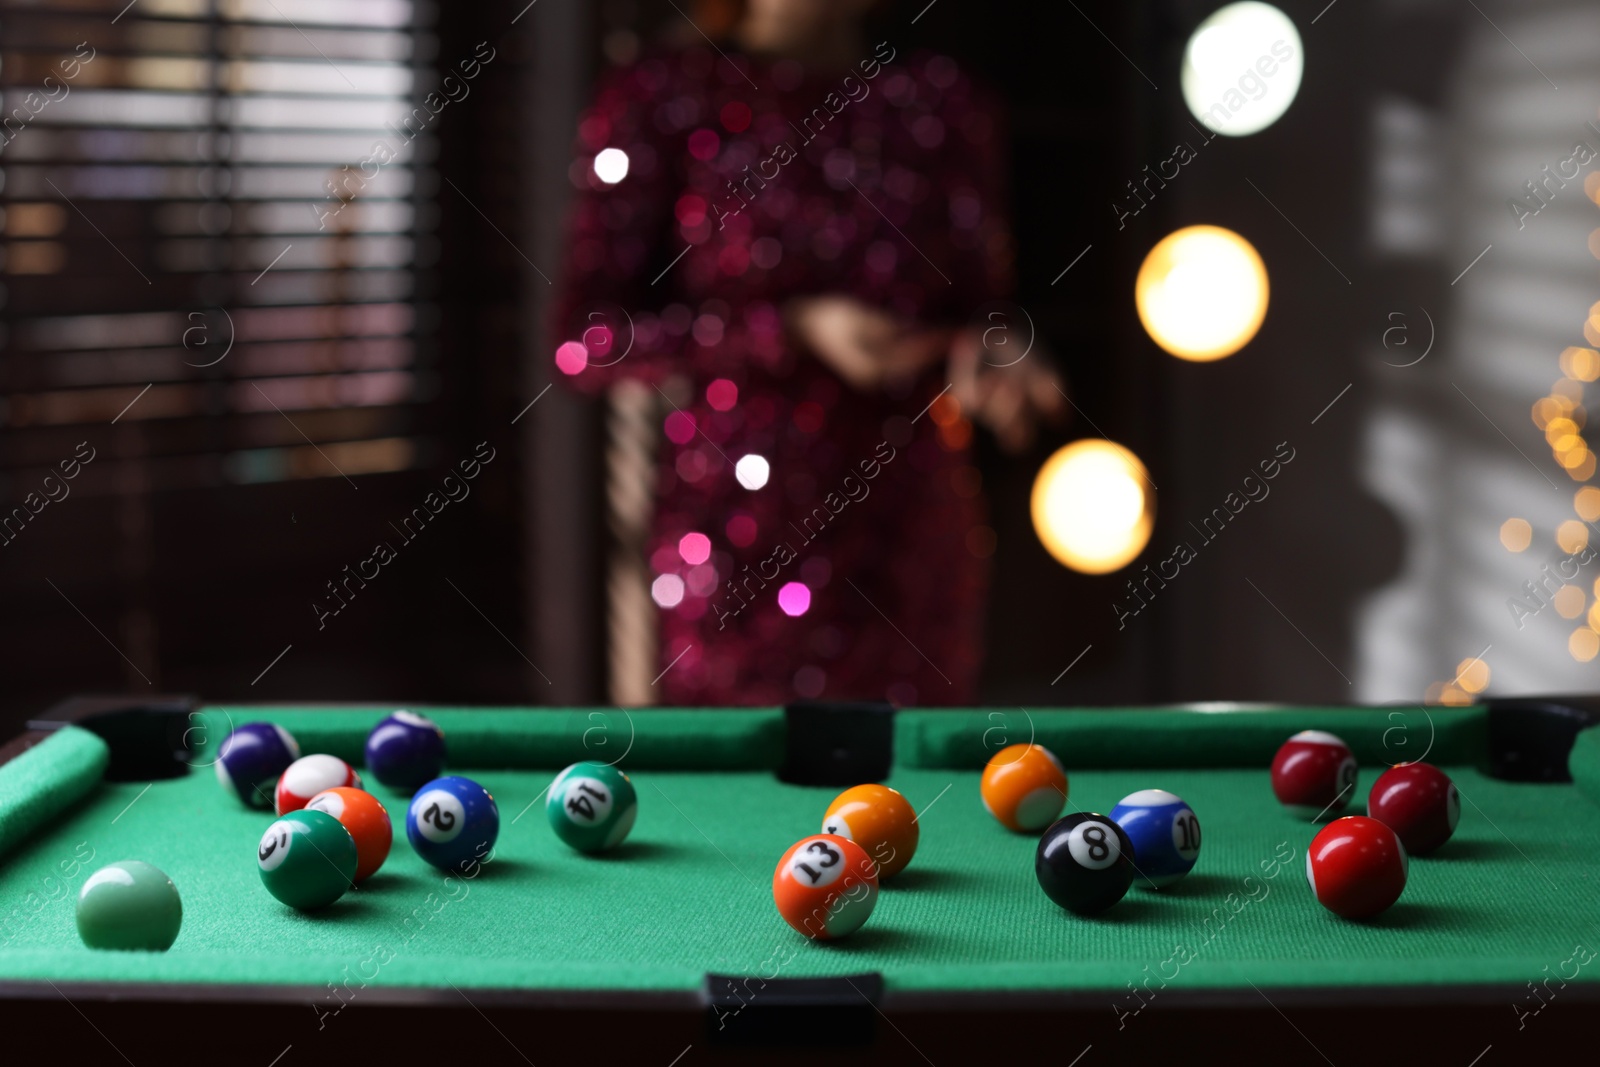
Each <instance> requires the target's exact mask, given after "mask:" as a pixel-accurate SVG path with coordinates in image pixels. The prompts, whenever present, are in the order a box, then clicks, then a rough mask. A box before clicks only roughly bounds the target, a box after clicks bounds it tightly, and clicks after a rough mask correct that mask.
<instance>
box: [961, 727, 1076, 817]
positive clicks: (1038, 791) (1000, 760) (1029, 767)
mask: <svg viewBox="0 0 1600 1067" xmlns="http://www.w3.org/2000/svg"><path fill="white" fill-rule="evenodd" d="M979 791H980V792H981V794H982V796H983V806H984V807H985V808H987V809H988V810H989V814H990V815H993V816H994V817H995V818H996V819H999V820H1000V824H1001V825H1002V826H1004V827H1006V828H1007V829H1008V830H1017V831H1019V832H1031V831H1034V830H1042V829H1044V828H1045V827H1046V826H1049V825H1050V823H1051V822H1052V821H1054V819H1055V818H1056V816H1058V815H1060V814H1061V809H1062V808H1064V807H1066V805H1067V772H1066V771H1064V770H1062V769H1061V761H1060V760H1058V759H1056V757H1055V754H1054V753H1052V752H1051V751H1050V750H1049V749H1047V748H1045V747H1044V746H1043V745H1035V744H1025V745H1007V746H1006V747H1005V748H1002V749H1001V750H1000V751H999V752H996V753H995V754H994V758H993V759H991V760H990V761H989V765H988V766H987V767H985V768H984V769H983V778H982V780H981V781H980V782H979Z"/></svg>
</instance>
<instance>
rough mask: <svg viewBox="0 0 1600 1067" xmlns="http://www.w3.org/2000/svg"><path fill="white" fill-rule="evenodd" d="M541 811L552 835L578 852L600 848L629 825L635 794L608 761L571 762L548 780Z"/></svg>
mask: <svg viewBox="0 0 1600 1067" xmlns="http://www.w3.org/2000/svg"><path fill="white" fill-rule="evenodd" d="M544 814H545V818H547V819H549V820H550V827H551V829H553V830H555V832H556V836H557V837H559V838H561V840H563V841H565V842H566V843H567V844H569V845H571V846H572V847H573V848H575V849H577V850H578V851H579V852H604V851H605V850H606V849H608V848H615V847H616V846H617V845H619V844H621V843H622V839H623V838H625V837H627V836H628V831H629V830H632V829H633V821H634V819H635V818H637V817H638V815H639V795H638V793H637V792H635V791H634V788H633V782H632V781H631V780H630V779H629V778H628V776H627V775H626V774H623V773H622V772H621V771H619V770H617V769H616V768H615V767H613V766H611V765H610V764H609V763H574V764H573V765H572V766H570V767H568V768H567V769H566V770H564V771H562V772H561V773H560V774H558V775H556V780H555V781H553V782H551V783H550V795H549V797H548V799H546V800H545V802H544Z"/></svg>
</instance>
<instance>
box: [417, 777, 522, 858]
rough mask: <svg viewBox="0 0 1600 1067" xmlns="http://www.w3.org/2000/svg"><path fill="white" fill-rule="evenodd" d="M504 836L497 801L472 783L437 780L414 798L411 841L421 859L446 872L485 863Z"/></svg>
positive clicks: (453, 778) (468, 781) (465, 779)
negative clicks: (499, 838) (501, 835)
mask: <svg viewBox="0 0 1600 1067" xmlns="http://www.w3.org/2000/svg"><path fill="white" fill-rule="evenodd" d="M499 836H500V809H499V808H498V807H496V806H495V802H494V797H492V796H490V795H489V791H488V790H487V789H485V788H484V787H483V786H481V785H479V784H478V783H477V782H474V781H473V780H472V779H471V778H461V777H458V776H456V775H450V776H448V777H445V778H435V779H434V780H433V781H431V782H429V783H428V784H427V785H425V786H423V787H422V788H421V789H419V790H417V795H416V796H414V797H412V798H411V806H410V807H409V808H408V809H406V838H407V839H408V840H409V841H410V842H411V847H412V848H414V849H416V850H417V855H419V856H421V857H422V858H423V859H425V860H427V861H428V862H429V863H431V864H433V865H434V866H435V867H438V868H439V869H440V870H443V871H465V870H467V869H468V868H470V867H471V866H472V865H473V864H474V863H479V862H482V861H483V860H484V859H485V858H486V857H487V856H488V854H489V852H490V850H492V849H493V848H494V843H495V839H496V838H498V837H499Z"/></svg>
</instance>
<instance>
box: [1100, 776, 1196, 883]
mask: <svg viewBox="0 0 1600 1067" xmlns="http://www.w3.org/2000/svg"><path fill="white" fill-rule="evenodd" d="M1111 818H1112V819H1113V820H1115V821H1116V824H1117V825H1118V826H1120V827H1122V829H1123V830H1124V831H1125V832H1126V833H1127V835H1128V840H1129V841H1132V842H1133V862H1134V865H1135V866H1136V867H1137V868H1138V874H1139V881H1140V884H1141V885H1143V886H1144V887H1145V888H1147V889H1161V888H1163V887H1164V886H1169V885H1171V884H1172V883H1173V882H1176V881H1177V880H1178V879H1180V878H1182V877H1183V876H1184V875H1186V874H1188V873H1189V872H1190V871H1191V870H1193V869H1194V861H1195V860H1197V859H1199V858H1200V820H1199V819H1197V818H1196V817H1195V814H1194V809H1192V808H1190V807H1189V805H1187V804H1185V803H1184V802H1183V798H1181V797H1178V796H1176V795H1174V794H1172V793H1169V792H1167V791H1166V790H1165V789H1141V790H1139V791H1138V792H1137V793H1130V794H1128V795H1127V796H1125V797H1123V798H1122V800H1121V802H1120V803H1118V804H1117V806H1116V807H1114V808H1112V809H1111Z"/></svg>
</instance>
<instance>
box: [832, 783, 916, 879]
mask: <svg viewBox="0 0 1600 1067" xmlns="http://www.w3.org/2000/svg"><path fill="white" fill-rule="evenodd" d="M822 832H823V833H825V834H833V835H835V836H837V837H843V838H847V839H849V840H851V841H854V842H855V843H856V844H858V845H860V846H861V848H862V850H863V851H865V852H866V853H867V855H869V856H871V857H872V859H873V861H874V862H875V863H877V865H878V877H879V879H884V878H893V877H894V876H895V875H896V874H899V873H900V872H901V871H902V870H904V869H905V866H906V864H908V863H910V862H911V857H912V856H913V855H915V854H916V851H917V838H918V836H919V832H918V829H917V813H916V812H915V811H914V810H912V807H911V802H910V801H909V800H907V799H906V798H905V797H903V796H901V795H900V791H899V790H898V789H890V788H889V787H888V786H886V785H875V784H871V785H858V786H855V787H854V788H851V789H846V790H845V791H844V792H843V793H840V794H839V795H838V796H836V797H834V798H833V803H832V804H829V805H828V810H827V812H826V813H825V814H824V815H823V816H822Z"/></svg>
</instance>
